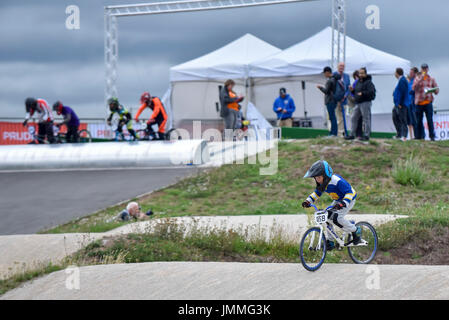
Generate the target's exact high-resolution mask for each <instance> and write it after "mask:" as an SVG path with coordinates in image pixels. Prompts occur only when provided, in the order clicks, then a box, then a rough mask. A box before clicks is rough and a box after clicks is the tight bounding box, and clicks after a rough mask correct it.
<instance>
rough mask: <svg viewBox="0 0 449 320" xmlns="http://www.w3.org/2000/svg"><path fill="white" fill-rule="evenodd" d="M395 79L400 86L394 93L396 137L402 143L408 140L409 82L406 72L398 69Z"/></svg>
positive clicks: (397, 86)
mask: <svg viewBox="0 0 449 320" xmlns="http://www.w3.org/2000/svg"><path fill="white" fill-rule="evenodd" d="M395 77H396V79H398V84H397V85H396V88H395V89H394V92H393V101H394V107H393V123H394V126H395V128H396V137H397V138H398V139H401V140H402V141H406V140H407V109H408V105H409V99H410V97H409V87H408V81H407V79H406V78H405V76H404V70H403V69H402V68H397V69H396V72H395Z"/></svg>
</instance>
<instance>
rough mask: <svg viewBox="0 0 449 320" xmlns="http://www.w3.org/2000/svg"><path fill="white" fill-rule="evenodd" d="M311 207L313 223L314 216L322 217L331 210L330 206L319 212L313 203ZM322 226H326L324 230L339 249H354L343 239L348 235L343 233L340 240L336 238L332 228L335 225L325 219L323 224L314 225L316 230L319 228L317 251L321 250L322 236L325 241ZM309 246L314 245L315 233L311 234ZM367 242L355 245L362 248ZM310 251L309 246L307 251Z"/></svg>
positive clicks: (336, 235) (363, 241) (362, 241)
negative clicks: (313, 211) (313, 210)
mask: <svg viewBox="0 0 449 320" xmlns="http://www.w3.org/2000/svg"><path fill="white" fill-rule="evenodd" d="M312 207H313V208H314V209H315V213H314V218H315V219H314V220H315V222H316V221H317V219H316V216H317V215H322V214H328V210H329V209H330V208H332V206H329V207H327V208H326V209H325V210H319V209H318V208H317V207H316V206H315V205H314V204H313V203H312ZM324 225H326V230H328V231H329V233H330V235H331V236H332V238H333V240H335V241H337V243H338V245H339V246H340V248H345V247H354V245H353V244H352V243H349V244H347V243H345V241H344V239H345V238H346V235H347V234H348V233H347V232H345V231H343V235H342V238H340V237H339V236H338V234H337V233H336V232H335V231H334V229H333V226H335V224H334V223H333V222H329V220H328V219H326V221H325V222H323V223H316V226H317V227H318V228H320V239H319V241H318V248H317V250H321V245H322V244H321V240H322V239H323V235H324V239H326V240H327V238H326V234H325V233H324V230H325V227H324ZM310 243H311V244H313V243H315V233H313V234H312V240H311V241H310ZM367 245H368V242H367V241H365V240H363V239H362V240H361V242H360V243H359V244H357V247H362V246H367ZM310 249H312V248H311V247H310V245H309V250H310Z"/></svg>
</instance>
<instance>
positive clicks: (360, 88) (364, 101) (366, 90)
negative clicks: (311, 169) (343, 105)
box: [345, 68, 376, 141]
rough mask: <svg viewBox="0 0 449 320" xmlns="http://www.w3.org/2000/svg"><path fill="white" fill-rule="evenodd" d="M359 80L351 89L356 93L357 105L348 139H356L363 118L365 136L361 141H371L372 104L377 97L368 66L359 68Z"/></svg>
mask: <svg viewBox="0 0 449 320" xmlns="http://www.w3.org/2000/svg"><path fill="white" fill-rule="evenodd" d="M359 78H360V79H359V81H357V84H356V85H355V87H350V88H349V89H350V90H351V92H353V94H354V99H355V103H356V106H355V108H354V112H353V114H352V118H351V122H352V130H351V131H352V132H351V135H350V136H349V137H346V138H345V139H346V140H354V139H355V137H354V135H355V133H356V131H357V125H358V122H359V120H360V118H362V127H363V136H362V137H361V138H360V140H361V141H369V139H370V135H371V106H372V102H373V100H374V99H376V87H375V86H374V84H373V82H372V78H371V76H370V75H368V73H367V70H366V68H361V69H360V70H359Z"/></svg>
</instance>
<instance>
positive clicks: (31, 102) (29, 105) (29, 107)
mask: <svg viewBox="0 0 449 320" xmlns="http://www.w3.org/2000/svg"><path fill="white" fill-rule="evenodd" d="M25 108H26V112H27V113H30V112H31V111H35V110H36V108H37V100H36V99H35V98H27V99H26V100H25Z"/></svg>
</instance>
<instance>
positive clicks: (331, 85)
mask: <svg viewBox="0 0 449 320" xmlns="http://www.w3.org/2000/svg"><path fill="white" fill-rule="evenodd" d="M323 74H324V76H325V77H326V78H327V82H326V85H325V86H324V87H323V86H321V85H318V86H317V88H318V89H320V90H321V92H323V93H324V104H325V105H326V108H327V112H328V113H329V120H330V122H331V130H330V133H329V136H330V137H337V136H338V123H337V116H336V115H335V109H336V108H337V101H336V100H335V97H334V94H335V89H336V85H337V82H338V81H339V80H340V79H341V77H340V75H339V74H338V73H337V74H332V68H331V67H325V68H324V70H323Z"/></svg>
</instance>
